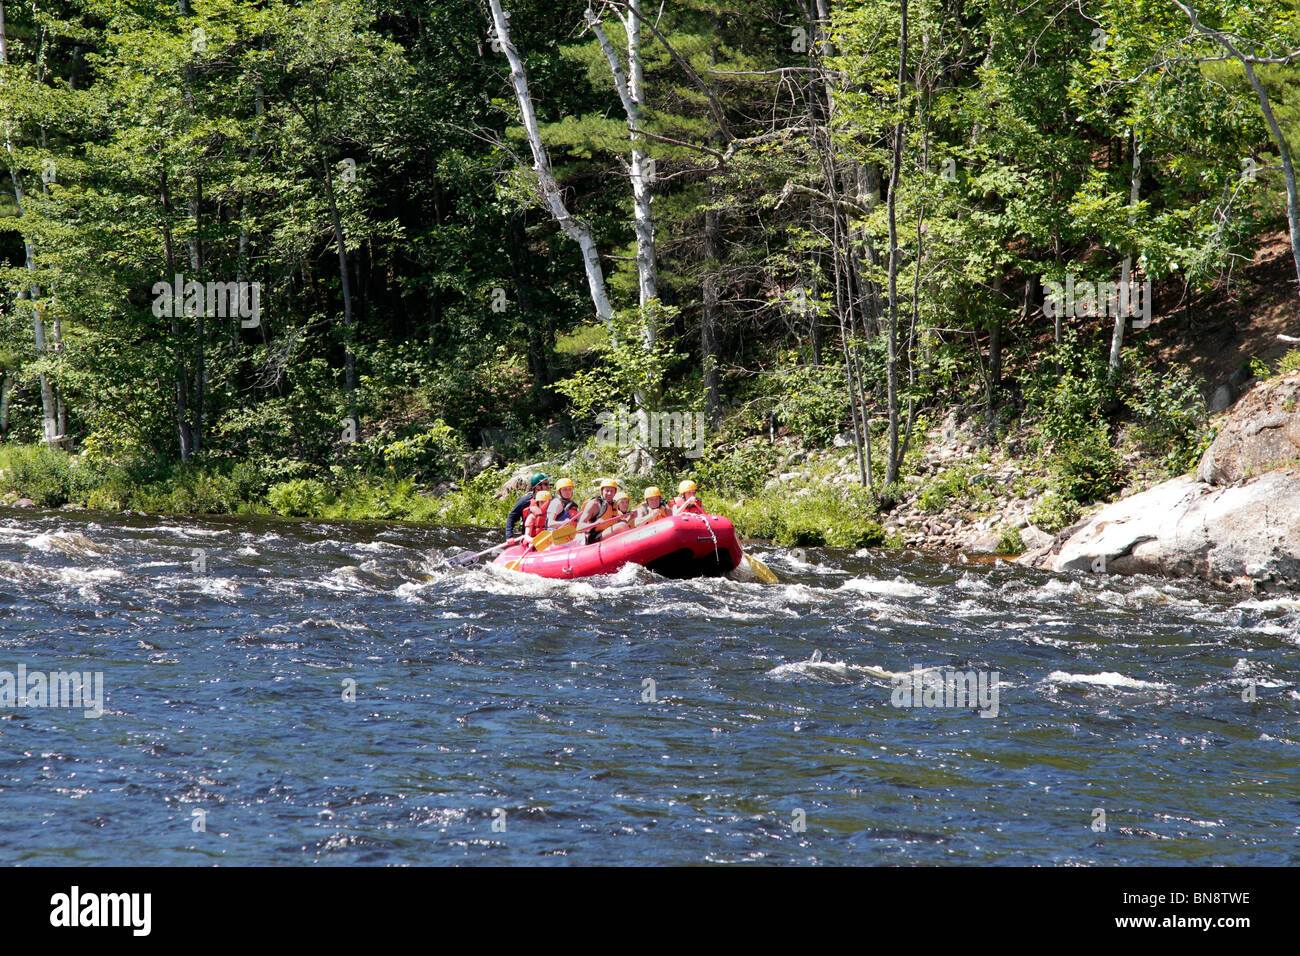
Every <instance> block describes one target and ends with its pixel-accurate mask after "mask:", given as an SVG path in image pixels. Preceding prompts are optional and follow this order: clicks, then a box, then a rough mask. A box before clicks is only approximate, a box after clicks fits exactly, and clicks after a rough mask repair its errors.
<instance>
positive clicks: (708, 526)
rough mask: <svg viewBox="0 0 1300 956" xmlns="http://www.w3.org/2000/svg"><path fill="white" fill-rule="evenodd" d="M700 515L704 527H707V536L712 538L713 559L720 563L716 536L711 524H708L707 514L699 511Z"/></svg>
mask: <svg viewBox="0 0 1300 956" xmlns="http://www.w3.org/2000/svg"><path fill="white" fill-rule="evenodd" d="M700 517H701V518H703V519H704V527H706V528H708V529H709V537H710V538H712V539H713V560H714V561H718V563H721V561H720V560H719V558H718V536H717V535H716V534H714V533H713V525H711V524H709V516H708V515H706V514H704V513H703V512H702V511H701V512H700Z"/></svg>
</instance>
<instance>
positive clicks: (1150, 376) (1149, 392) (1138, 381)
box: [1128, 368, 1209, 474]
mask: <svg viewBox="0 0 1300 956" xmlns="http://www.w3.org/2000/svg"><path fill="white" fill-rule="evenodd" d="M1128 403H1129V407H1130V408H1132V410H1133V413H1134V416H1135V418H1136V419H1137V428H1136V429H1135V430H1134V437H1135V438H1136V439H1137V441H1138V444H1139V446H1140V447H1141V448H1142V450H1143V451H1145V452H1146V453H1148V454H1153V455H1156V456H1158V457H1159V459H1160V462H1161V465H1162V467H1163V468H1164V469H1165V471H1166V472H1167V473H1169V474H1182V473H1183V472H1186V471H1188V470H1189V469H1190V468H1192V467H1193V466H1194V465H1195V463H1196V461H1197V459H1198V458H1199V457H1200V454H1201V452H1202V451H1204V448H1205V441H1204V439H1205V436H1206V427H1207V425H1208V423H1209V413H1208V410H1207V409H1206V406H1205V400H1204V399H1203V398H1202V397H1201V392H1200V389H1199V388H1197V386H1196V383H1195V382H1194V381H1193V380H1192V378H1191V376H1190V375H1189V374H1188V373H1187V372H1186V371H1184V370H1182V369H1174V370H1172V371H1169V372H1166V373H1164V374H1163V375H1162V374H1159V373H1157V372H1155V371H1153V370H1151V369H1149V368H1140V369H1139V370H1138V371H1137V373H1136V375H1135V376H1134V379H1133V384H1132V386H1131V389H1130V391H1129V398H1128Z"/></svg>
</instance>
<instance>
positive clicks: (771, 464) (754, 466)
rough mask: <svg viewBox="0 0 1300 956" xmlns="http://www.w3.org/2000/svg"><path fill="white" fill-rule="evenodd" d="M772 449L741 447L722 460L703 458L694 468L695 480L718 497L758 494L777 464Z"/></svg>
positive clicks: (760, 444)
mask: <svg viewBox="0 0 1300 956" xmlns="http://www.w3.org/2000/svg"><path fill="white" fill-rule="evenodd" d="M777 461H778V459H777V453H776V450H775V449H774V448H773V447H772V446H771V445H769V444H767V443H766V442H758V443H751V444H747V445H741V446H739V447H737V448H734V449H732V450H731V451H730V452H728V453H727V455H726V456H724V457H721V458H719V457H715V456H713V455H706V456H704V457H703V458H702V459H700V461H699V462H698V464H696V465H695V469H694V472H695V476H694V477H695V481H696V482H697V483H698V484H699V485H700V486H701V487H702V488H709V489H710V490H712V491H715V492H716V493H718V494H724V495H729V496H732V497H735V496H738V495H746V494H752V493H754V492H757V491H761V490H762V488H763V486H764V485H765V484H767V482H768V480H769V479H770V478H771V476H772V470H773V469H774V468H775V467H776V465H777Z"/></svg>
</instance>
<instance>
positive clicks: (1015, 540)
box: [998, 528, 1025, 554]
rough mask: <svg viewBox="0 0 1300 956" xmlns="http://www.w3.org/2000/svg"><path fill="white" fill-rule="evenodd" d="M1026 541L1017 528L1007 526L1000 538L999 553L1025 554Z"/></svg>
mask: <svg viewBox="0 0 1300 956" xmlns="http://www.w3.org/2000/svg"><path fill="white" fill-rule="evenodd" d="M1024 553H1025V542H1024V539H1023V538H1021V537H1020V531H1019V530H1018V529H1016V528H1006V529H1005V530H1004V531H1003V532H1002V537H1000V538H999V539H998V554H1024Z"/></svg>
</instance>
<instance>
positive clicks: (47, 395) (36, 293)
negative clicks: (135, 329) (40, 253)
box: [0, 3, 62, 447]
mask: <svg viewBox="0 0 1300 956" xmlns="http://www.w3.org/2000/svg"><path fill="white" fill-rule="evenodd" d="M8 68H9V42H8V38H7V36H6V33H5V11H4V4H3V3H0V70H3V71H6V72H7V71H8ZM0 82H3V81H0ZM0 105H3V107H4V110H5V120H4V126H5V151H6V152H7V153H8V154H9V178H10V179H11V180H12V181H13V186H14V205H15V207H16V208H17V212H18V216H19V217H20V218H21V217H22V214H23V187H22V180H21V178H20V177H19V175H18V168H17V166H16V165H15V163H14V144H13V132H12V129H11V127H10V124H9V110H8V104H7V103H4V104H0ZM23 249H24V251H25V252H26V255H27V271H28V272H29V273H30V274H31V275H32V277H33V280H34V279H35V275H36V246H35V245H34V244H33V243H32V241H31V240H30V239H28V238H27V237H26V236H24V237H23ZM39 299H40V289H38V288H37V286H36V283H35V281H33V283H32V287H31V303H32V332H33V333H34V338H35V342H36V355H37V357H38V359H39V358H44V357H45V354H46V343H45V318H44V316H43V315H42V313H41V309H40V303H39ZM40 383H41V424H42V427H43V431H44V434H45V442H46V444H48V445H50V446H51V447H53V446H54V445H55V444H57V443H58V442H59V441H60V440H61V438H62V436H61V435H60V434H59V423H58V418H57V415H56V411H55V401H54V389H53V388H52V387H51V386H50V380H49V376H47V375H46V374H45V373H44V372H42V373H41V375H40Z"/></svg>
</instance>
